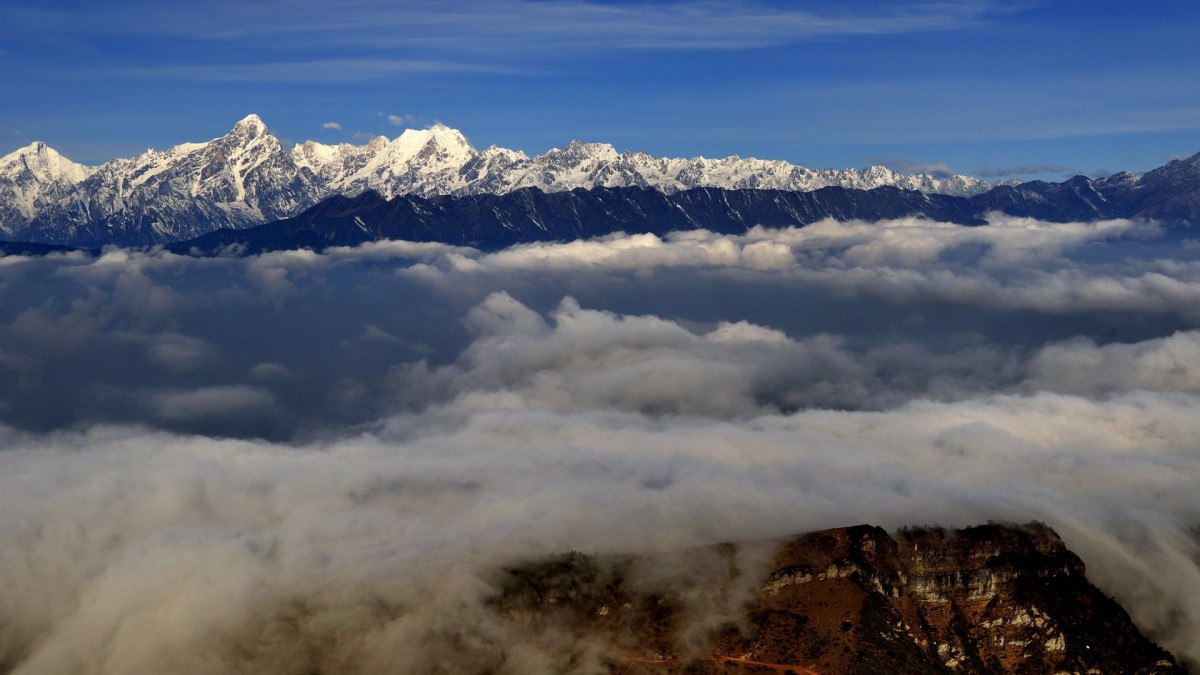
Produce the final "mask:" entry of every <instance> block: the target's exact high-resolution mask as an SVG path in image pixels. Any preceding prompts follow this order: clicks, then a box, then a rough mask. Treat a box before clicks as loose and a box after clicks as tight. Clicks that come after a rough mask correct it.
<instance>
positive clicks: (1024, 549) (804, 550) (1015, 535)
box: [494, 523, 1188, 675]
mask: <svg viewBox="0 0 1200 675" xmlns="http://www.w3.org/2000/svg"><path fill="white" fill-rule="evenodd" d="M494 608H495V610H496V611H497V612H499V613H500V614H501V615H502V616H503V617H505V618H506V619H507V620H508V621H511V622H514V623H515V624H518V625H519V626H522V627H524V628H525V629H526V630H528V631H529V632H530V633H539V632H545V631H554V632H556V633H559V634H563V635H566V636H569V639H570V640H571V644H576V645H578V644H585V643H586V644H588V645H591V648H590V649H591V652H592V654H597V653H598V654H600V656H599V657H598V662H599V663H600V664H601V667H602V668H606V669H607V670H608V672H610V673H622V674H630V675H632V674H639V673H748V672H759V673H795V674H796V675H811V674H813V673H819V674H821V675H835V674H841V673H1080V674H1091V673H1186V672H1188V670H1187V668H1185V667H1184V666H1183V665H1181V664H1180V663H1179V662H1177V661H1176V660H1175V658H1174V657H1172V655H1171V654H1169V653H1168V652H1166V651H1165V650H1163V649H1162V648H1160V647H1158V646H1157V645H1155V644H1154V643H1153V642H1151V641H1150V640H1149V639H1147V638H1146V637H1145V636H1143V635H1142V633H1141V632H1140V631H1139V630H1138V629H1137V627H1136V626H1134V624H1133V622H1132V621H1131V620H1130V618H1129V615H1128V614H1127V613H1126V612H1125V610H1124V609H1122V608H1121V607H1120V605H1118V604H1117V602H1116V601H1114V600H1113V599H1112V598H1110V597H1108V596H1106V595H1105V594H1104V593H1102V592H1101V591H1099V590H1098V589H1097V588H1096V587H1095V586H1093V585H1092V584H1091V583H1090V582H1088V580H1087V578H1086V576H1085V574H1084V565H1083V562H1082V561H1081V560H1080V559H1079V558H1078V557H1077V556H1076V555H1075V554H1073V553H1072V552H1070V551H1069V550H1067V548H1066V546H1065V545H1064V544H1063V542H1062V540H1061V539H1060V538H1059V536H1058V535H1057V534H1056V533H1055V532H1054V531H1053V530H1051V529H1050V528H1049V527H1046V526H1045V525H1041V524H1037V523H1031V524H1028V525H1024V526H1013V525H999V524H988V525H982V526H977V527H970V528H966V529H961V530H946V529H942V528H906V529H902V530H900V531H898V532H896V533H895V534H894V535H889V534H888V533H887V532H886V531H884V530H883V529H881V528H878V527H872V526H867V525H860V526H856V527H848V528H841V529H834V530H825V531H820V532H813V533H809V534H804V535H799V536H796V537H794V538H791V539H789V540H786V541H783V542H761V543H758V544H747V545H737V546H734V545H723V546H720V547H713V548H710V549H699V550H692V551H687V552H684V553H677V554H673V555H660V556H652V557H641V558H634V557H620V556H614V557H598V556H588V555H585V554H582V553H578V552H571V553H568V554H565V555H562V556H560V557H557V558H554V559H551V560H542V561H538V562H533V563H530V564H526V565H523V566H520V567H514V568H510V569H508V570H506V571H505V572H504V578H503V579H502V580H501V582H500V590H499V592H498V596H497V597H496V598H495V600H494ZM566 658H568V661H570V660H571V659H574V660H575V661H579V660H581V659H583V656H581V655H575V656H570V655H568V656H567V657H566ZM578 665H579V663H565V664H564V666H563V667H564V668H566V669H567V670H574V669H575V666H578Z"/></svg>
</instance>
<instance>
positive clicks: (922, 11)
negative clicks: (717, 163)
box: [0, 0, 1200, 179]
mask: <svg viewBox="0 0 1200 675" xmlns="http://www.w3.org/2000/svg"><path fill="white" fill-rule="evenodd" d="M1197 35H1200V5H1198V4H1197V3H1195V2H1194V0H1185V1H1169V2H1155V1H1153V0H1151V1H1147V2H1140V3H1130V2H1106V1H1101V2H1037V1H1032V0H1031V1H1028V2H1022V1H1017V2H989V1H987V0H978V1H964V2H955V1H943V2H877V1H874V0H850V1H844V2H827V3H818V2H805V1H796V2H771V1H757V2H752V1H748V0H712V1H700V2H654V1H650V2H615V1H600V0H590V1H585V0H465V1H461V2H438V1H433V0H413V1H409V2H363V1H353V0H352V1H351V2H340V3H336V5H335V4H331V3H325V2H316V1H314V0H282V1H275V2H259V3H243V2H238V1H232V0H216V1H211V2H204V1H198V2H193V3H189V4H187V5H186V6H181V5H176V4H174V3H162V2H157V1H149V0H133V1H122V0H117V1H115V2H114V1H105V2H99V1H76V2H34V1H32V0H7V2H5V3H4V4H3V5H2V6H0V73H2V74H0V99H2V100H3V101H4V103H3V104H2V105H0V152H7V151H9V150H11V149H14V148H17V147H19V146H22V145H25V144H27V143H29V142H31V141H33V140H42V141H45V142H47V143H49V144H50V145H51V146H53V147H55V148H57V149H58V150H60V151H61V152H63V153H64V154H66V155H67V156H68V157H71V158H72V159H75V160H76V161H82V162H86V163H93V164H95V163H100V162H103V161H105V160H108V159H112V158H114V157H120V156H130V155H132V154H135V153H137V152H140V151H141V150H144V149H146V148H148V147H154V148H159V149H162V148H166V147H169V146H171V145H174V144H177V143H181V142H185V141H199V140H207V139H209V138H213V137H216V136H219V135H221V134H223V133H224V132H225V131H227V130H228V128H229V127H231V126H232V125H233V124H234V123H235V122H236V121H237V120H238V119H240V118H241V117H243V116H245V115H246V114H248V113H251V112H254V113H258V114H259V115H261V116H262V117H263V119H264V120H265V121H266V123H267V125H268V126H269V127H270V128H271V129H272V131H274V132H275V133H276V135H278V136H280V137H281V138H283V139H285V140H289V141H302V140H307V139H313V140H318V141H322V142H327V143H331V142H340V141H350V142H357V141H356V140H355V139H356V137H362V136H364V135H378V134H384V135H387V136H389V137H394V136H395V135H397V134H398V133H400V131H401V130H402V128H403V127H406V126H413V127H423V126H427V125H429V124H431V123H433V122H442V123H444V124H447V125H449V126H452V127H455V128H458V129H461V130H462V131H463V132H464V133H465V134H466V135H467V137H468V138H469V139H470V140H471V141H472V143H473V144H475V145H476V146H477V147H480V148H482V147H486V146H488V145H492V144H496V145H502V146H506V147H512V148H519V149H522V150H525V151H526V152H528V153H530V154H535V153H540V152H544V151H545V150H547V149H549V148H551V147H556V146H562V145H564V144H566V143H567V142H569V141H570V140H571V139H576V138H577V139H580V140H585V141H607V142H611V143H612V144H613V145H615V146H616V147H617V148H618V149H619V150H645V151H647V152H651V153H654V154H659V155H670V156H694V155H705V156H725V155H730V154H738V155H742V156H757V157H764V158H771V159H784V160H788V161H791V162H796V163H800V164H805V165H807V166H811V167H814V168H820V167H838V168H841V167H850V166H864V165H867V164H873V163H883V164H887V165H889V166H892V167H894V168H899V169H905V170H915V169H921V168H926V169H941V170H947V169H948V170H952V171H954V172H958V173H971V174H975V175H980V176H984V177H987V178H996V177H1007V176H1016V177H1020V178H1031V177H1042V178H1051V179H1059V178H1061V177H1063V176H1065V175H1070V174H1073V173H1085V174H1098V173H1104V172H1109V171H1117V170H1122V169H1132V170H1135V171H1145V170H1148V169H1151V168H1153V167H1155V166H1158V165H1160V164H1162V163H1164V162H1165V161H1166V160H1168V159H1170V158H1172V157H1178V156H1185V155H1190V154H1193V153H1195V152H1197V151H1200V47H1198V46H1197V43H1196V36H1197ZM397 123H398V124H397ZM335 125H336V126H340V129H339V128H334V127H335Z"/></svg>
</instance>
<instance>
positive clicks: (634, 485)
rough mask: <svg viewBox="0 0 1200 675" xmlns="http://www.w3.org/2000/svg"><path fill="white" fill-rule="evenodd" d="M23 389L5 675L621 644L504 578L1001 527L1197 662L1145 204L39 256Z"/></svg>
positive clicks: (1186, 489)
mask: <svg viewBox="0 0 1200 675" xmlns="http://www.w3.org/2000/svg"><path fill="white" fill-rule="evenodd" d="M1183 234H1185V235H1186V232H1185V233H1183ZM0 382H3V386H0V587H2V588H4V589H5V591H4V593H2V594H0V669H3V670H5V671H15V672H18V673H61V672H98V673H166V672H181V673H182V672H187V673H227V672H247V673H251V672H267V671H270V672H281V673H310V672H317V671H322V672H327V671H337V672H345V671H355V672H484V671H491V672H512V673H528V672H539V671H544V672H564V671H568V670H574V671H576V672H595V671H596V670H597V669H598V668H599V664H600V663H601V661H602V659H603V658H604V657H605V656H606V655H605V654H604V653H603V650H602V649H600V648H598V647H597V646H596V645H592V644H588V643H587V642H586V641H579V640H575V639H574V638H572V637H570V636H567V635H550V634H528V633H524V632H522V629H521V627H520V626H515V625H513V624H511V622H506V621H503V620H500V619H499V617H498V615H497V613H496V612H495V611H494V610H493V609H492V608H491V606H490V605H489V604H488V602H489V599H491V598H493V597H494V596H495V594H496V591H497V583H498V577H497V570H499V569H501V568H502V567H503V566H505V565H511V564H515V563H517V562H520V561H525V560H531V559H537V558H538V557H540V556H545V555H549V554H554V553H560V552H563V551H567V550H570V549H575V550H581V551H585V552H589V553H648V552H664V551H672V550H678V549H682V548H686V547H691V546H697V545H706V544H713V543H717V542H725V541H753V540H759V539H763V538H771V537H781V536H786V535H789V534H794V533H799V532H804V531H809V530H813V529H818V528H825V527H838V526H844V525H853V524H858V523H871V524H877V525H881V526H883V527H886V528H895V527H900V526H904V525H921V524H938V525H944V526H965V525H971V524H977V523H981V522H986V521H989V520H999V521H1014V522H1025V521H1029V520H1040V521H1043V522H1045V523H1047V524H1049V525H1051V526H1052V527H1054V528H1055V529H1056V530H1057V531H1058V532H1059V533H1060V534H1061V535H1062V536H1063V538H1064V540H1065V541H1066V543H1067V544H1068V546H1069V547H1071V548H1072V550H1074V551H1075V552H1077V553H1078V554H1079V555H1080V556H1081V557H1082V558H1083V560H1084V562H1085V563H1086V564H1087V566H1088V574H1089V577H1090V578H1091V579H1092V581H1093V582H1094V583H1096V584H1097V585H1099V586H1100V587H1101V589H1102V590H1104V591H1105V592H1107V593H1109V594H1111V595H1113V596H1114V597H1116V598H1117V599H1118V600H1119V601H1121V602H1122V603H1123V604H1124V605H1125V606H1126V608H1127V609H1129V610H1130V613H1131V615H1132V616H1133V618H1134V619H1135V621H1136V622H1137V623H1138V624H1139V625H1140V626H1141V627H1142V629H1143V630H1144V631H1146V632H1147V633H1149V634H1150V635H1151V636H1152V637H1153V638H1155V639H1157V640H1159V641H1160V642H1161V643H1163V644H1164V645H1165V646H1167V647H1168V648H1170V649H1172V650H1174V651H1175V652H1176V653H1177V654H1178V655H1180V656H1182V657H1185V658H1187V659H1190V660H1192V661H1193V662H1200V535H1198V532H1200V490H1197V489H1196V486H1197V485H1200V415H1198V414H1197V411H1198V410H1200V245H1197V244H1196V243H1195V242H1192V241H1191V240H1189V239H1188V238H1187V237H1186V236H1181V235H1180V233H1179V232H1177V231H1176V232H1171V231H1164V230H1162V229H1160V228H1159V227H1157V226H1155V225H1154V224H1153V223H1145V222H1135V221H1106V222H1099V223H1088V224H1050V223H1041V222H1038V221H1034V220H1028V219H1017V218H1006V217H994V218H993V219H992V220H991V223H990V224H989V225H988V226H985V227H976V228H966V227H960V226H956V225H950V224H942V223H935V222H930V221H926V220H919V219H912V220H899V221H887V222H882V223H862V222H849V223H838V222H833V221H825V222H820V223H817V224H814V225H811V226H809V227H805V228H803V229H794V230H792V229H790V230H781V231H770V230H762V229H754V230H751V231H750V232H749V233H747V234H746V235H744V236H736V237H734V236H722V235H716V234H712V233H707V232H691V233H685V234H678V235H674V236H671V237H667V238H665V239H660V238H658V237H655V236H652V235H641V236H624V235H616V236H611V237H606V238H603V239H598V240H592V241H582V242H573V243H566V244H537V245H528V246H520V247H514V248H511V249H508V250H504V251H500V252H497V253H492V254H485V253H481V252H479V251H476V250H474V249H469V248H455V247H450V246H443V245H437V244H415V243H407V242H380V243H374V244H368V245H364V246H361V247H358V248H354V249H332V250H329V251H326V252H325V253H323V254H317V253H313V252H308V251H294V252H282V253H270V254H264V255H260V256H254V257H245V258H239V257H227V258H205V259H197V258H190V257H183V256H176V255H172V254H168V253H164V252H161V251H140V252H135V251H125V250H120V249H112V250H107V251H105V252H104V253H103V254H102V255H100V256H99V257H89V256H85V255H82V254H70V255H54V256H48V257H43V258H26V257H16V256H10V257H4V258H0ZM683 572H684V571H683V570H681V571H680V573H681V574H683ZM693 572H694V571H693ZM609 656H611V655H609Z"/></svg>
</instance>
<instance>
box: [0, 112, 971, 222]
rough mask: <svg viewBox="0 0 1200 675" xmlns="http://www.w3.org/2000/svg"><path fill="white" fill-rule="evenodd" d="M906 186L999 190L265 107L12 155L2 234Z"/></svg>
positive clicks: (7, 162) (0, 179) (5, 166)
mask: <svg viewBox="0 0 1200 675" xmlns="http://www.w3.org/2000/svg"><path fill="white" fill-rule="evenodd" d="M830 186H835V187H843V188H852V189H864V190H865V189H873V188H878V187H882V186H893V187H897V188H901V189H905V190H916V191H920V192H924V193H936V194H945V195H957V196H968V195H977V194H980V193H983V192H986V191H987V190H989V189H991V188H992V186H991V185H989V184H988V183H986V182H984V181H980V180H978V179H975V178H972V177H969V176H949V177H935V176H930V175H925V174H912V175H906V174H901V173H899V172H896V171H893V170H891V169H888V168H886V167H882V166H873V167H868V168H866V169H863V170H857V169H844V170H832V169H821V170H814V169H809V168H807V167H803V166H799V165H795V164H789V163H787V162H783V161H772V160H761V159H742V158H740V157H736V156H734V157H726V158H724V159H706V158H702V157H696V158H692V159H678V158H662V157H654V156H651V155H648V154H646V153H643V152H617V151H616V150H615V149H614V148H613V147H612V146H611V145H608V144H605V143H580V142H578V141H573V142H571V143H570V144H569V145H568V146H567V147H565V148H561V149H559V148H555V149H552V150H550V151H548V152H546V153H545V154H542V155H537V156H534V157H529V156H527V155H526V154H525V153H523V152H520V151H517V150H509V149H506V148H499V147H494V146H493V147H490V148H487V149H485V150H482V151H481V150H476V149H475V148H474V147H472V146H471V144H470V143H469V142H468V141H467V139H466V138H465V137H464V136H463V134H462V133H460V132H459V131H457V130H454V129H450V128H448V127H445V126H441V125H435V126H433V127H431V128H429V129H424V130H413V129H409V130H406V131H405V132H404V133H402V134H401V135H400V136H399V137H397V138H395V139H392V140H388V139H387V138H386V137H383V136H380V137H377V138H375V139H373V140H371V141H370V142H368V143H365V144H363V145H352V144H348V143H344V144H341V145H323V144H320V143H316V142H313V141H308V142H305V143H301V144H298V145H296V146H295V147H293V148H291V149H290V150H285V148H284V146H283V144H282V143H281V142H280V141H279V139H278V138H276V137H275V136H274V135H273V134H272V133H271V132H270V131H269V130H268V129H267V127H266V125H265V124H264V123H263V121H262V120H261V119H259V118H258V116H256V115H250V116H248V117H246V118H245V119H243V120H241V121H239V122H238V123H237V124H236V125H235V126H234V127H233V129H232V130H231V131H230V132H229V133H227V134H226V135H224V136H222V137H220V138H215V139H213V140H210V141H207V142H203V143H185V144H182V145H177V146H175V147H173V148H170V149H168V150H165V151H157V150H147V151H146V152H143V153H142V154H140V155H138V156H136V157H133V158H129V159H115V160H113V161H110V162H107V163H105V164H103V165H101V166H99V167H88V166H84V165H81V164H77V163H75V162H72V161H70V160H69V159H67V158H65V157H63V156H62V155H60V154H59V153H58V152H56V151H55V150H53V149H52V148H50V147H48V146H46V145H45V144H43V143H33V144H31V145H28V146H26V147H24V148H20V149H18V150H16V151H14V152H12V153H9V154H8V155H5V156H4V157H2V158H0V238H2V239H7V240H10V241H29V242H43V243H52V244H69V245H76V246H97V245H103V244H106V243H120V244H123V245H148V244H160V243H170V242H177V241H183V240H187V239H191V238H194V237H197V236H199V235H201V234H204V233H206V232H211V231H213V230H217V229H221V228H245V227H251V226H254V225H259V224H262V223H266V222H270V221H274V220H279V219H282V218H287V217H289V216H293V215H296V214H298V213H300V212H301V211H303V210H304V209H306V208H308V207H310V206H312V205H314V204H316V203H318V202H320V201H322V200H324V199H326V198H328V197H331V196H334V195H342V196H350V197H353V196H356V195H359V194H361V193H363V192H365V191H368V190H370V191H375V192H378V193H379V194H380V195H381V196H383V197H385V198H391V197H394V196H398V195H416V196H421V197H433V196H438V195H449V196H468V195H483V194H494V195H502V194H507V193H510V192H513V191H516V190H520V189H522V188H538V189H540V190H542V191H544V192H564V191H569V190H574V189H577V188H584V189H591V188H596V187H644V188H652V189H655V190H658V191H661V192H662V193H664V194H674V193H677V192H679V191H682V190H688V189H691V188H697V187H713V188H722V189H729V190H738V189H775V190H785V191H801V192H807V191H812V190H816V189H819V188H823V187H830Z"/></svg>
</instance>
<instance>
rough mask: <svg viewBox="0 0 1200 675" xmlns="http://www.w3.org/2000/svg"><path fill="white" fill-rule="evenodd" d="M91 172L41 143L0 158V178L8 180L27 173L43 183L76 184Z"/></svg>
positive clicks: (89, 169) (88, 167)
mask: <svg viewBox="0 0 1200 675" xmlns="http://www.w3.org/2000/svg"><path fill="white" fill-rule="evenodd" d="M93 170H94V169H93V168H92V167H90V166H84V165H83V164H77V163H76V162H72V161H71V160H69V159H67V158H66V157H64V156H63V155H61V154H59V152H58V151H57V150H55V149H54V148H52V147H50V146H48V145H46V144H45V143H43V142H41V141H34V142H33V143H30V144H29V145H27V146H25V147H23V148H18V149H16V150H14V151H12V152H10V153H8V154H7V155H5V156H3V157H0V176H4V177H5V178H8V179H10V180H15V179H17V177H18V176H20V175H21V174H24V173H28V175H29V176H30V177H31V178H33V179H35V180H37V181H40V182H43V183H49V182H52V181H57V180H62V181H67V182H69V183H78V182H79V181H81V180H83V179H84V178H87V177H88V176H89V175H90V174H91V173H92V171H93Z"/></svg>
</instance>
